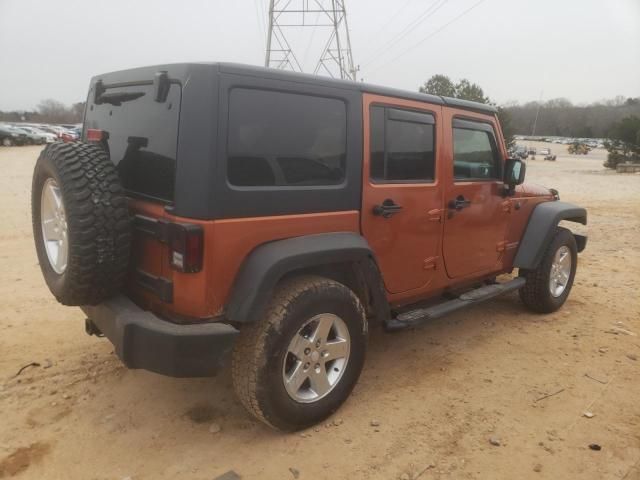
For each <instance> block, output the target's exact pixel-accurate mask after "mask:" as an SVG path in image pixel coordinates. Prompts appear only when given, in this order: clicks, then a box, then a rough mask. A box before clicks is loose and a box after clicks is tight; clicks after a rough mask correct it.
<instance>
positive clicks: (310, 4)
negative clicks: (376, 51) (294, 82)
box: [264, 0, 357, 80]
mask: <svg viewBox="0 0 640 480" xmlns="http://www.w3.org/2000/svg"><path fill="white" fill-rule="evenodd" d="M344 2H345V0H270V1H269V30H268V33H267V54H266V57H265V61H264V64H265V67H271V68H279V69H283V70H294V71H297V72H302V71H303V66H302V64H301V63H300V61H299V60H298V57H297V56H296V54H295V52H294V49H293V48H291V44H292V43H294V41H293V34H294V33H295V32H294V30H299V29H300V28H302V27H313V28H314V30H313V33H312V40H313V34H314V33H315V31H316V29H322V30H324V31H327V30H328V35H327V40H326V42H325V43H324V47H323V49H322V53H321V54H320V57H319V59H318V62H317V63H316V66H315V68H314V70H313V73H314V74H319V73H324V74H328V75H329V76H331V77H334V78H343V79H349V80H355V79H356V71H357V69H356V67H355V66H354V64H353V56H352V54H351V41H350V40H349V28H348V25H347V12H346V10H345V6H344ZM312 40H310V42H311V41H312ZM308 49H309V47H308V46H307V50H308ZM303 61H304V59H303Z"/></svg>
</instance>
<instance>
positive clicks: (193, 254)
mask: <svg viewBox="0 0 640 480" xmlns="http://www.w3.org/2000/svg"><path fill="white" fill-rule="evenodd" d="M168 227H169V263H170V264H171V268H173V269H174V270H178V271H180V272H184V273H196V272H199V271H200V270H202V259H203V257H204V235H203V231H202V227H201V226H200V225H190V224H184V223H171V224H169V225H168Z"/></svg>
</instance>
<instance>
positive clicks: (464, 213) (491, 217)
mask: <svg viewBox="0 0 640 480" xmlns="http://www.w3.org/2000/svg"><path fill="white" fill-rule="evenodd" d="M445 116H446V120H445V121H446V123H447V128H450V129H451V135H450V136H449V135H448V137H449V138H450V139H451V145H448V147H450V149H448V154H447V155H446V157H447V163H448V166H447V176H448V180H447V181H446V187H445V203H446V205H445V208H446V209H447V214H446V219H445V223H444V235H443V256H444V262H445V267H446V270H447V275H448V276H449V277H450V278H459V277H466V276H472V275H474V274H482V273H486V272H488V271H494V270H499V269H500V267H501V259H502V256H503V253H504V250H505V243H504V240H505V235H506V228H507V221H508V215H509V208H510V202H509V201H508V199H507V198H506V197H505V196H504V183H503V182H502V180H501V179H502V171H503V163H504V152H503V151H502V148H501V146H500V145H501V144H500V143H499V142H498V138H499V137H498V136H497V133H496V132H497V128H496V125H495V121H494V120H492V119H491V117H486V116H480V115H474V114H473V113H471V112H465V111H456V110H455V109H451V110H449V109H447V112H446V113H445Z"/></svg>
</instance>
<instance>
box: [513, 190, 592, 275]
mask: <svg viewBox="0 0 640 480" xmlns="http://www.w3.org/2000/svg"><path fill="white" fill-rule="evenodd" d="M561 220H567V221H570V222H577V223H581V224H583V225H586V224H587V211H586V210H585V209H584V208H582V207H578V206H576V205H573V204H571V203H567V202H560V201H550V202H543V203H539V204H538V205H536V206H535V208H534V209H533V212H532V213H531V217H530V218H529V222H528V223H527V228H526V229H525V232H524V235H523V236H522V240H521V241H520V246H519V247H518V252H517V253H516V256H515V259H514V261H513V266H514V267H517V268H523V269H527V270H531V269H534V268H536V267H537V266H538V265H539V264H540V261H541V260H542V256H543V255H544V252H545V250H546V249H547V247H548V246H549V244H550V243H551V241H552V239H553V236H554V235H555V233H556V227H557V226H558V223H559V222H560V221H561ZM583 237H584V241H583V240H582V239H576V243H578V248H580V246H582V249H583V250H584V247H585V246H586V243H587V239H586V237H585V236H583ZM579 251H581V250H579Z"/></svg>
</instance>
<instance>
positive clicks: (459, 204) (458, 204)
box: [449, 195, 471, 211]
mask: <svg viewBox="0 0 640 480" xmlns="http://www.w3.org/2000/svg"><path fill="white" fill-rule="evenodd" d="M469 205H471V200H467V199H466V198H464V196H462V195H458V196H457V197H456V198H455V200H451V201H449V208H450V209H451V210H457V211H460V210H462V209H463V208H467V207H468V206H469Z"/></svg>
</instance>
